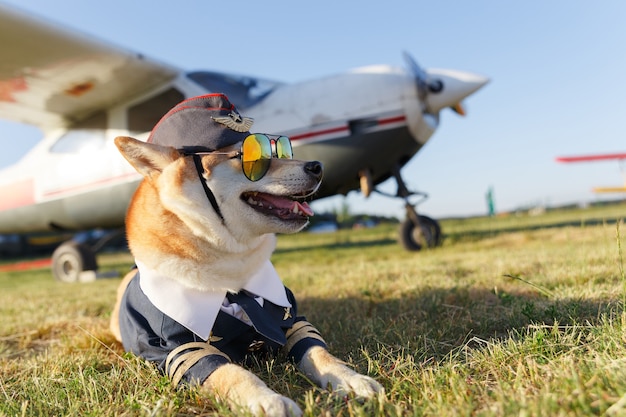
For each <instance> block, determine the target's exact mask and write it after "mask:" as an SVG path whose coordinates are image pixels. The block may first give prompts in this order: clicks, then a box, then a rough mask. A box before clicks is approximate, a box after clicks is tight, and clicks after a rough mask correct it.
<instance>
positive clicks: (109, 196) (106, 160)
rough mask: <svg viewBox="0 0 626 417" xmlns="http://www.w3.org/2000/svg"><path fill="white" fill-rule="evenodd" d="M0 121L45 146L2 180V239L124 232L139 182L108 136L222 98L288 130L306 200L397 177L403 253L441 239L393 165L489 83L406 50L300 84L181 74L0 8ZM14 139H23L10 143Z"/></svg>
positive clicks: (76, 270) (85, 263) (264, 123)
mask: <svg viewBox="0 0 626 417" xmlns="http://www.w3.org/2000/svg"><path fill="white" fill-rule="evenodd" d="M0 45H1V47H2V65H0V117H2V118H4V119H8V120H12V121H17V122H22V123H27V124H31V125H35V126H37V127H39V128H40V129H41V130H42V131H43V132H44V137H43V139H42V141H41V142H39V143H38V144H37V145H35V147H34V148H33V149H32V150H31V151H30V152H29V153H28V154H27V155H26V156H25V157H24V158H22V159H21V160H20V161H18V162H17V163H16V164H15V165H12V166H10V167H7V168H6V169H4V170H2V171H0V195H1V196H2V198H1V200H0V233H3V234H9V233H29V232H37V231H81V230H87V229H91V228H106V229H113V230H115V229H117V230H120V228H123V225H124V216H125V212H126V208H127V205H128V202H129V201H130V197H131V195H132V194H133V192H134V190H135V188H136V186H137V184H138V183H139V180H140V177H139V175H138V174H137V173H136V172H135V170H134V169H133V168H132V167H131V166H130V165H129V164H128V163H127V162H126V161H125V160H124V159H123V158H122V157H121V156H120V155H119V152H118V151H117V149H116V148H115V146H114V144H113V139H114V138H115V137H117V136H133V137H135V138H138V139H143V140H145V139H147V137H148V134H149V132H150V131H151V129H152V128H153V126H154V125H155V124H156V123H157V122H158V120H159V119H160V118H161V116H162V115H164V114H165V113H166V112H167V111H168V110H169V109H170V108H172V107H173V106H174V105H175V104H177V103H178V102H180V101H182V100H183V99H185V98H188V97H192V96H197V95H201V94H207V93H211V92H214V93H224V94H226V95H227V96H228V97H229V99H230V101H231V102H233V103H234V104H235V105H236V106H237V108H238V110H240V111H241V112H242V114H245V115H246V116H249V117H252V118H254V120H255V124H254V126H253V130H254V131H256V132H268V133H273V134H277V133H279V134H282V135H287V136H289V137H290V138H291V140H292V143H293V147H294V152H295V155H296V157H297V158H298V159H305V160H318V161H321V162H322V163H323V164H324V181H323V185H322V187H321V188H320V190H319V193H318V194H317V195H316V197H315V198H317V199H320V198H324V197H327V196H331V195H335V194H347V193H348V192H349V191H351V190H357V189H360V190H361V191H362V192H363V193H364V194H365V195H366V196H367V195H369V194H370V193H371V192H374V191H377V190H376V185H378V184H379V183H381V182H383V181H385V180H386V179H387V178H390V177H394V178H395V180H396V182H397V185H398V191H397V195H395V196H394V197H399V198H402V199H404V201H405V206H406V211H407V219H406V220H405V222H404V223H403V225H402V228H401V241H402V242H403V245H404V246H405V247H406V248H407V249H409V250H419V249H421V248H422V247H431V246H435V245H437V244H439V243H440V240H441V229H440V226H439V224H438V223H437V222H436V221H435V220H433V219H431V218H429V217H427V216H424V215H418V214H417V211H416V209H415V205H414V204H411V203H410V201H409V199H410V197H411V196H414V195H417V196H421V197H425V194H424V193H417V192H411V191H409V190H408V188H407V187H406V185H405V183H404V181H403V179H402V176H401V175H400V168H401V167H402V166H404V165H405V164H406V163H407V162H408V161H409V160H410V159H411V158H412V157H413V155H415V153H416V152H418V151H419V150H420V149H421V148H422V146H423V145H424V144H425V143H426V142H427V141H428V139H429V138H430V137H431V136H432V134H433V133H434V132H435V130H436V128H437V126H438V125H439V114H440V112H441V111H442V110H443V109H445V108H452V109H453V110H454V111H455V112H457V113H458V114H461V115H464V111H463V108H462V106H461V101H462V100H463V99H464V98H466V97H467V96H469V95H470V94H472V93H474V92H475V91H477V90H478V89H479V88H481V87H482V86H483V85H485V84H486V83H487V82H488V81H489V79H488V78H487V77H484V76H481V75H476V74H472V73H468V72H462V71H456V70H444V69H423V68H421V67H420V66H419V65H418V64H417V63H416V62H415V60H413V59H412V58H411V57H410V56H409V55H408V54H406V53H405V56H404V58H405V60H406V62H407V65H408V70H407V69H403V68H394V67H390V66H383V65H379V66H370V67H365V68H358V69H355V70H352V71H349V72H346V73H343V74H339V75H331V76H326V77H323V78H319V79H314V80H310V81H304V82H300V83H295V84H289V85H288V84H284V83H281V82H276V81H270V80H265V79H260V78H256V77H252V76H241V75H235V74H229V73H220V72H213V71H193V72H186V71H184V70H181V69H179V68H177V67H175V66H171V65H168V64H164V63H161V62H158V61H156V60H152V59H149V58H146V57H145V56H143V55H141V54H138V53H135V52H132V51H127V50H124V49H122V48H119V47H113V46H110V45H108V44H106V43H104V42H101V41H98V40H94V39H93V38H86V37H84V36H81V35H78V34H76V33H74V32H72V31H70V30H66V29H62V28H60V27H59V26H58V25H52V24H49V23H46V22H45V21H43V20H41V19H38V18H33V17H32V16H30V15H28V14H26V13H23V12H21V11H18V10H15V9H13V8H8V7H6V6H1V5H0ZM12 140H19V139H12ZM95 269H97V263H96V259H95V254H94V251H93V248H91V247H89V246H88V245H85V244H77V243H76V242H67V243H64V244H61V245H60V246H59V247H58V248H57V249H56V250H55V252H54V253H53V255H52V271H53V274H54V276H55V278H57V279H58V280H61V281H68V282H73V281H76V280H77V279H78V277H79V275H80V273H82V271H94V270H95Z"/></svg>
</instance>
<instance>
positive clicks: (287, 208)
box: [241, 192, 313, 220]
mask: <svg viewBox="0 0 626 417" xmlns="http://www.w3.org/2000/svg"><path fill="white" fill-rule="evenodd" d="M241 199H242V200H243V201H245V202H246V203H247V204H248V205H249V206H250V207H252V208H253V209H255V210H256V211H258V212H260V213H263V214H265V215H268V216H274V217H278V218H279V219H281V220H306V219H307V218H309V217H310V216H312V215H313V210H311V207H309V205H308V204H307V203H306V202H305V201H304V196H302V197H299V196H278V195H273V194H266V193H258V192H249V193H243V194H242V195H241Z"/></svg>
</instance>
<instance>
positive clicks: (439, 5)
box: [0, 0, 626, 217]
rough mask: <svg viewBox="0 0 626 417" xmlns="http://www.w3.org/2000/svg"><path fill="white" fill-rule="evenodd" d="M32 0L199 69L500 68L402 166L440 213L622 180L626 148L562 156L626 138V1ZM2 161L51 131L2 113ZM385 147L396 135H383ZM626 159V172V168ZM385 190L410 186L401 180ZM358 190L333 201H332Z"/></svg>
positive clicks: (532, 200) (80, 24)
mask: <svg viewBox="0 0 626 417" xmlns="http://www.w3.org/2000/svg"><path fill="white" fill-rule="evenodd" d="M4 3H6V4H14V5H19V6H20V7H21V8H22V9H24V10H26V11H32V12H36V13H37V14H38V15H39V16H41V17H44V18H47V19H50V20H52V21H55V22H58V23H60V24H62V25H64V26H69V27H72V28H74V29H76V30H78V31H80V32H84V33H88V34H91V35H93V36H95V37H97V38H100V39H104V40H106V41H109V42H111V43H113V44H115V45H118V46H122V47H125V48H127V49H130V50H134V51H137V52H141V53H143V54H145V55H147V56H149V57H151V58H154V59H158V60H161V61H164V62H168V63H172V64H175V65H177V66H179V67H181V68H185V69H189V70H191V69H211V70H220V71H232V72H234V73H239V74H250V75H256V76H259V77H264V78H270V79H276V80H281V81H285V82H296V81H303V80H307V79H311V78H315V77H319V76H323V75H328V74H333V73H339V72H342V71H346V70H348V69H351V68H354V67H358V66H364V65H370V64H391V65H397V66H403V65H404V62H403V59H402V51H403V50H406V51H408V52H409V53H411V54H412V55H413V56H414V57H415V58H416V59H417V60H418V62H419V63H420V64H421V65H422V66H424V67H427V68H428V67H432V68H451V69H459V70H466V71H471V72H475V73H478V74H482V75H485V76H488V77H490V78H491V82H490V83H489V84H488V85H487V86H485V87H484V88H483V89H482V90H480V91H479V92H477V93H476V94H475V95H473V96H471V97H469V98H468V99H467V100H466V101H465V106H466V109H467V112H468V115H467V117H465V118H462V117H458V116H457V115H456V114H454V113H452V112H450V111H447V110H445V111H444V112H443V113H442V117H441V119H442V121H441V124H440V127H439V129H438V130H437V132H435V134H434V135H433V137H432V138H431V140H430V142H429V143H428V144H427V145H426V146H425V147H424V148H423V149H422V150H421V151H420V152H419V153H418V154H417V155H416V156H415V157H414V158H413V159H412V160H411V161H410V162H409V164H408V165H407V166H406V167H405V168H404V169H403V171H402V173H403V176H404V178H405V181H406V182H407V183H408V185H409V186H410V188H414V189H418V190H421V191H424V192H427V193H428V194H429V195H430V198H429V199H428V200H427V201H426V202H425V203H423V204H421V205H420V206H419V210H420V211H421V212H423V213H424V214H428V215H430V216H433V217H442V216H452V215H474V214H482V213H485V212H486V210H487V206H486V203H485V194H486V192H487V190H488V188H489V187H493V190H494V195H495V203H496V209H497V210H498V211H510V210H514V209H516V208H518V207H520V206H529V205H535V204H559V203H565V202H581V203H584V202H591V201H594V200H596V199H598V198H599V197H597V196H595V195H594V194H593V193H591V191H590V190H591V188H592V187H593V186H597V185H621V184H622V183H623V181H624V177H623V174H622V171H621V170H620V165H619V164H618V162H617V161H610V162H600V163H583V164H571V165H563V164H558V163H556V162H555V161H554V158H555V157H556V156H559V155H576V154H587V153H599V152H600V153H601V152H617V151H620V152H624V151H626V141H625V140H624V137H625V132H626V81H625V78H624V77H625V76H626V46H625V45H626V24H624V22H626V2H624V1H621V0H614V1H602V2H590V1H577V0H569V1H564V0H551V1H539V0H529V1H525V2H502V1H495V0H493V1H482V0H476V1H472V2H461V1H447V0H444V1H441V0H440V1H431V2H424V1H418V0H415V1H408V0H407V1H396V0H387V1H385V2H380V1H377V2H374V1H370V2H367V1H327V0H317V1H315V2H294V1H271V0H268V1H263V2H253V1H242V2H238V3H235V2H227V1H222V2H216V1H207V0H203V1H200V0H184V1H180V2H171V1H168V2H165V1H160V0H158V1H157V0H152V1H144V0H135V1H119V0H108V1H106V2H87V1H84V0H59V1H54V2H51V1H48V0H19V1H17V0H12V1H8V2H7V1H5V2H4ZM0 136H2V137H3V140H4V144H3V147H4V150H3V152H2V153H1V154H0V167H2V166H6V165H8V164H10V163H12V162H14V161H15V160H17V159H18V158H19V157H21V156H22V155H23V154H25V153H26V152H27V150H28V149H29V148H30V147H31V146H32V145H33V144H34V143H36V141H37V140H38V139H39V137H40V134H39V132H38V131H36V130H35V129H32V128H27V127H24V126H21V125H17V124H12V123H7V122H0ZM381 146H383V145H381ZM625 174H626V172H625ZM383 189H384V190H386V191H388V192H395V184H394V183H392V182H388V183H385V184H384V185H383ZM342 201H343V199H342V198H333V199H326V200H322V201H321V202H319V203H317V204H315V205H314V209H316V210H318V211H320V210H325V209H328V208H332V207H339V205H340V204H341V203H342ZM347 201H348V204H349V205H350V208H351V210H352V211H353V212H360V213H361V212H365V213H374V214H385V215H396V216H403V204H402V202H401V201H399V200H397V199H388V198H383V197H370V198H369V199H368V200H365V199H363V198H362V197H360V196H359V195H358V194H357V193H355V192H353V193H351V194H350V195H349V197H348V199H347Z"/></svg>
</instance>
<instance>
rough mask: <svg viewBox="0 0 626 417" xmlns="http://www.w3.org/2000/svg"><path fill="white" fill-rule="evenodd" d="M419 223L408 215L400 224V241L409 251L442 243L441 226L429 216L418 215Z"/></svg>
mask: <svg viewBox="0 0 626 417" xmlns="http://www.w3.org/2000/svg"><path fill="white" fill-rule="evenodd" d="M418 217H419V223H417V224H415V223H413V220H411V219H410V218H408V217H407V219H406V220H405V221H403V222H402V224H401V225H400V243H401V244H402V246H403V247H404V249H406V250H408V251H418V250H421V249H422V248H425V247H426V248H432V247H435V246H439V245H440V244H441V227H440V226H439V223H437V221H435V220H433V219H431V218H430V217H428V216H422V215H420V216H418Z"/></svg>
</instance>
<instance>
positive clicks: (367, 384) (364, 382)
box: [328, 369, 384, 398]
mask: <svg viewBox="0 0 626 417" xmlns="http://www.w3.org/2000/svg"><path fill="white" fill-rule="evenodd" d="M346 371H348V372H352V375H345V374H344V375H341V376H339V375H333V376H330V375H329V376H328V377H329V383H330V384H331V386H332V387H333V392H335V393H337V394H339V395H347V394H351V393H354V394H355V395H357V396H359V397H363V398H370V397H373V396H374V395H376V394H379V393H382V392H384V389H383V386H382V385H380V384H379V383H378V382H376V381H375V380H374V379H372V378H370V377H369V376H366V375H361V374H358V373H356V372H354V371H352V370H351V369H346Z"/></svg>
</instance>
